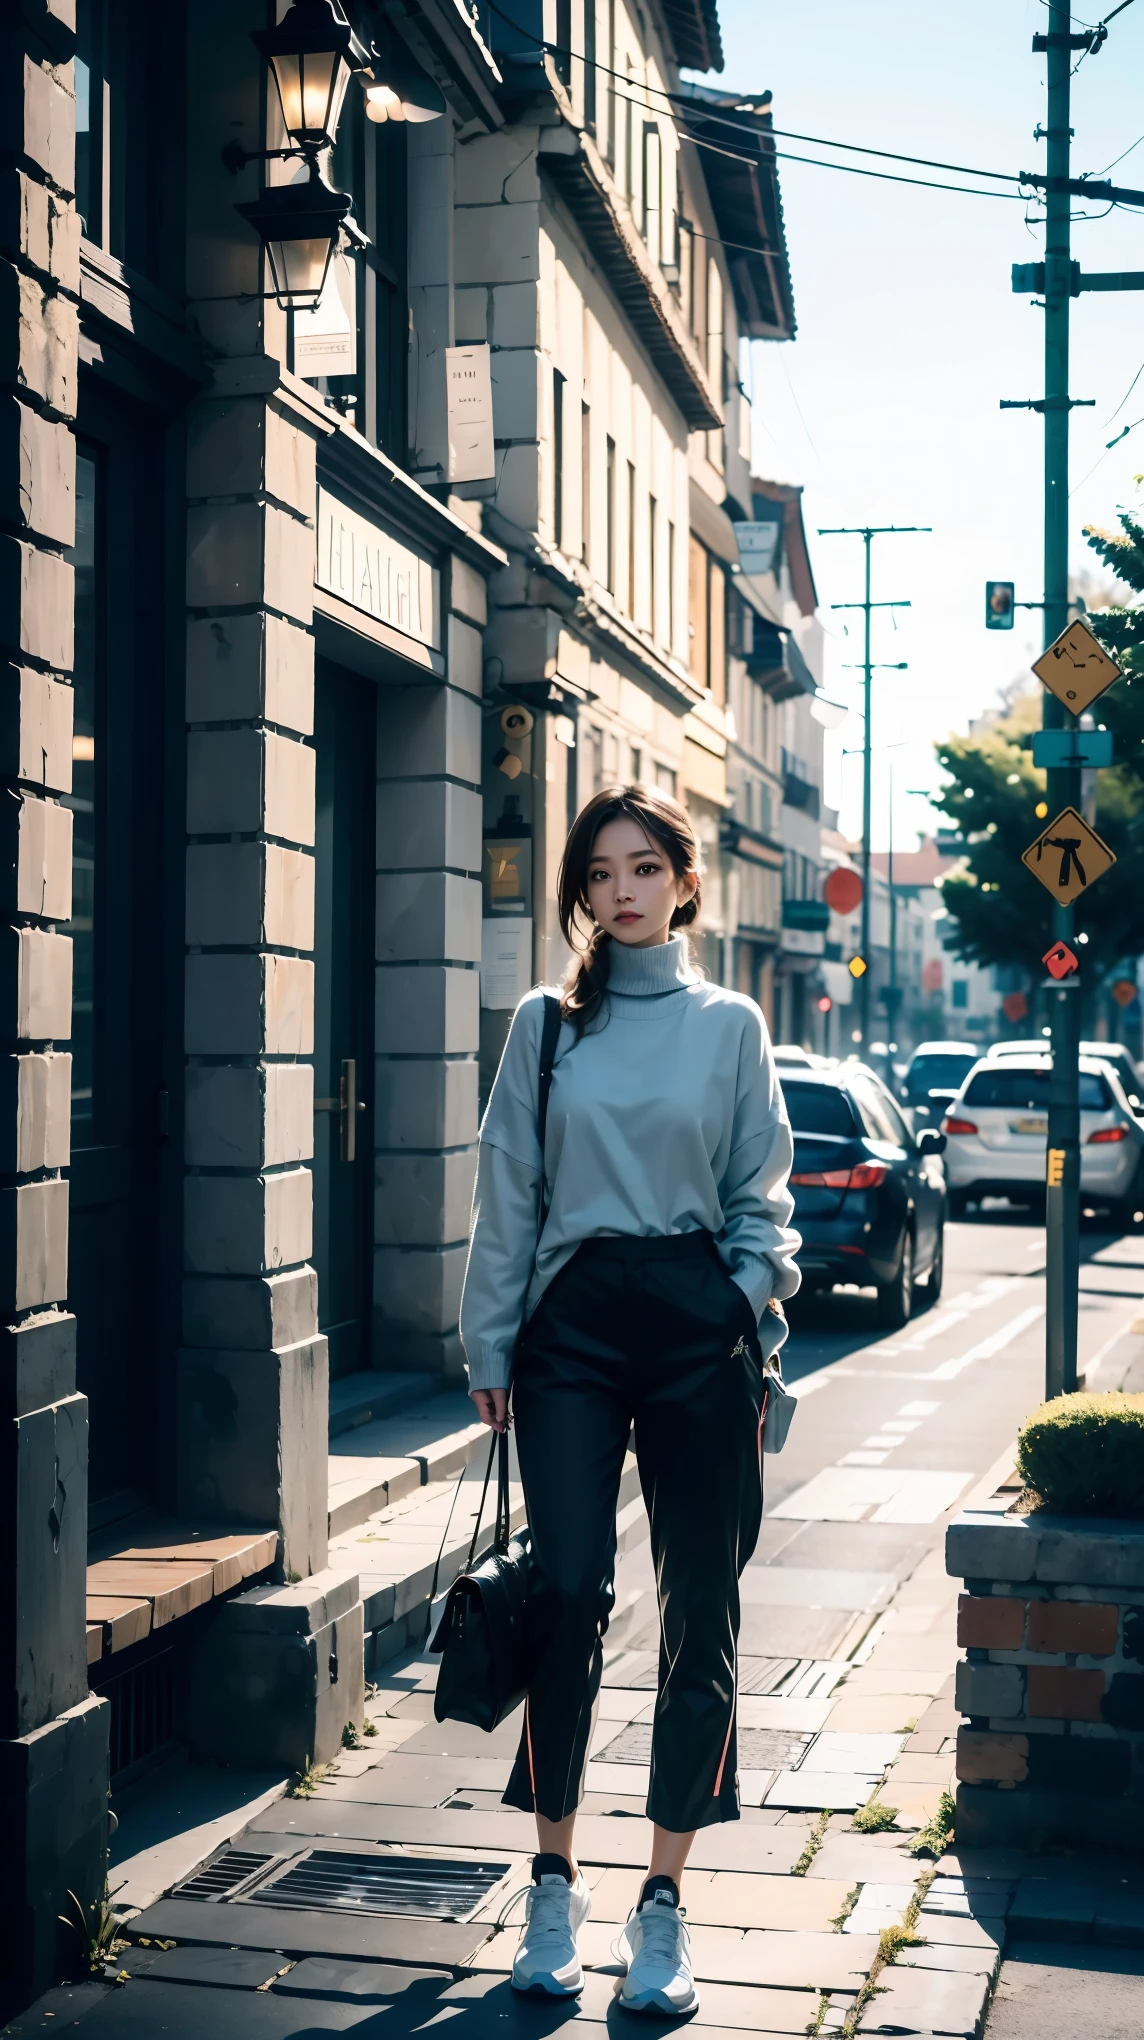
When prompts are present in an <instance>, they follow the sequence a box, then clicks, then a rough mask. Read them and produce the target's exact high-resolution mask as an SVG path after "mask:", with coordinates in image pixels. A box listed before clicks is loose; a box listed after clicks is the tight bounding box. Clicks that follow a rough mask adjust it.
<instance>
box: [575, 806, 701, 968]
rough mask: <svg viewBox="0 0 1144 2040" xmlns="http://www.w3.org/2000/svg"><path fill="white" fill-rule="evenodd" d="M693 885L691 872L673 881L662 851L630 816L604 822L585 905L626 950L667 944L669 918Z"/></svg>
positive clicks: (693, 887) (687, 895)
mask: <svg viewBox="0 0 1144 2040" xmlns="http://www.w3.org/2000/svg"><path fill="white" fill-rule="evenodd" d="M696 883H697V876H696V874H695V872H688V873H687V875H686V876H685V877H683V878H677V877H676V875H675V870H674V867H673V865H672V862H671V859H670V857H669V856H668V854H667V852H666V850H663V849H661V848H660V845H659V844H658V843H657V842H656V840H655V837H654V836H650V835H649V834H648V833H647V831H646V829H644V828H642V827H641V826H640V824H639V822H634V821H632V819H631V817H630V816H629V815H619V816H617V818H616V820H615V821H614V822H607V823H605V825H604V827H603V828H602V829H601V830H600V833H599V835H598V836H597V838H596V840H595V842H594V844H593V845H592V857H591V862H590V863H589V866H588V905H589V906H590V908H591V910H592V916H593V919H594V920H595V921H597V922H598V924H599V926H600V927H601V928H603V929H604V930H605V932H606V933H607V934H609V935H611V936H612V937H613V938H614V939H615V941H617V942H623V943H625V944H626V945H627V947H628V948H629V949H650V948H651V946H652V945H653V943H656V942H666V941H667V938H668V934H669V932H670V929H671V917H672V915H673V914H674V912H675V910H676V908H677V907H681V906H682V905H683V903H684V901H685V900H689V899H690V898H691V895H692V893H693V892H694V891H695V887H696Z"/></svg>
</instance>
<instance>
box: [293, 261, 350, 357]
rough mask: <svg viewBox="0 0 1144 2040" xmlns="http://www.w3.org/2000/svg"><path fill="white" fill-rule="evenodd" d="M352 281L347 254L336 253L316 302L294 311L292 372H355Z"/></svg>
mask: <svg viewBox="0 0 1144 2040" xmlns="http://www.w3.org/2000/svg"><path fill="white" fill-rule="evenodd" d="M355 284H356V278H355V274H354V266H353V263H352V262H351V261H350V259H349V257H348V256H347V255H335V256H334V259H333V261H332V262H331V263H330V266H329V269H328V270H327V272H326V281H325V285H324V286H323V289H322V295H321V297H320V298H319V299H318V302H317V304H316V305H315V306H314V307H313V309H312V310H311V311H308V312H306V311H299V312H295V314H294V373H295V375H300V376H302V377H303V378H305V377H314V376H319V375H356V374H357V310H356V290H355Z"/></svg>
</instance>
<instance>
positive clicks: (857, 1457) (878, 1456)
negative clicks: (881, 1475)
mask: <svg viewBox="0 0 1144 2040" xmlns="http://www.w3.org/2000/svg"><path fill="white" fill-rule="evenodd" d="M889 1456H890V1455H889V1453H888V1452H861V1451H859V1452H844V1453H843V1455H842V1457H841V1459H840V1460H839V1462H838V1464H839V1466H884V1465H885V1463H886V1461H887V1459H888V1458H889Z"/></svg>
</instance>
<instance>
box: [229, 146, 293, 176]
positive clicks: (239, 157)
mask: <svg viewBox="0 0 1144 2040" xmlns="http://www.w3.org/2000/svg"><path fill="white" fill-rule="evenodd" d="M219 153H220V155H221V156H222V160H223V162H224V163H225V164H226V167H227V169H228V170H229V171H230V174H231V176H232V177H237V176H238V173H239V171H240V170H245V168H246V166H247V164H248V163H275V162H277V163H285V162H287V161H289V160H290V159H291V158H292V157H300V158H301V159H302V160H303V161H305V162H307V163H309V162H311V161H312V160H313V158H314V155H315V151H314V150H312V149H303V148H291V149H244V148H243V146H242V143H241V142H240V141H237V140H235V139H234V138H232V139H231V140H230V141H229V142H228V143H227V144H226V147H225V148H224V149H221V150H220V151H219Z"/></svg>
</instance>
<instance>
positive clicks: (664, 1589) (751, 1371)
mask: <svg viewBox="0 0 1144 2040" xmlns="http://www.w3.org/2000/svg"><path fill="white" fill-rule="evenodd" d="M761 1405H762V1373H761V1368H760V1364H759V1359H758V1342H757V1337H756V1333H755V1322H754V1313H753V1311H752V1309H751V1306H750V1304H749V1303H748V1302H747V1299H746V1298H745V1296H744V1295H743V1293H742V1291H741V1290H740V1289H739V1288H738V1286H737V1285H736V1284H735V1283H734V1282H733V1281H732V1280H731V1277H730V1276H729V1275H728V1273H727V1271H726V1269H725V1268H724V1266H723V1264H722V1262H721V1261H720V1259H719V1257H718V1254H717V1253H716V1250H715V1246H714V1242H713V1241H712V1238H711V1235H710V1234H709V1233H706V1232H698V1233H685V1234H682V1235H680V1236H676V1237H673V1238H670V1239H600V1240H589V1241H586V1242H585V1244H584V1245H583V1246H582V1247H580V1248H579V1250H578V1251H577V1253H576V1254H575V1256H574V1257H573V1259H572V1260H571V1261H570V1262H568V1263H567V1265H566V1266H565V1267H563V1268H562V1269H561V1270H560V1273H559V1274H558V1275H557V1276H556V1278H555V1280H554V1281H553V1283H552V1284H551V1286H550V1287H549V1289H548V1290H546V1292H545V1294H544V1296H543V1297H542V1298H541V1300H540V1303H539V1304H538V1306H537V1308H536V1310H535V1312H534V1313H533V1316H532V1317H531V1319H530V1320H529V1323H528V1326H527V1328H526V1331H525V1336H524V1339H523V1341H522V1345H521V1351H520V1353H519V1355H518V1360H517V1367H516V1375H515V1380H514V1385H513V1409H514V1412H515V1424H516V1444H517V1453H518V1456H519V1460H520V1471H521V1478H522V1480H523V1483H524V1492H525V1500H526V1503H527V1506H528V1521H529V1525H530V1528H531V1531H532V1539H533V1548H534V1551H535V1554H536V1559H537V1563H538V1567H539V1570H540V1573H541V1576H542V1580H543V1587H542V1591H541V1593H540V1594H539V1596H538V1600H537V1617H538V1620H537V1630H536V1636H535V1657H534V1669H533V1676H532V1679H531V1681H530V1685H529V1693H528V1705H527V1708H526V1711H525V1722H524V1730H523V1732H522V1735H521V1742H520V1748H519V1750H518V1752H517V1758H516V1763H515V1764H514V1766H513V1771H512V1776H511V1778H510V1780H509V1784H508V1789H507V1791H506V1793H505V1800H506V1802H507V1803H508V1805H510V1806H517V1807H521V1808H523V1809H524V1810H525V1811H527V1812H531V1811H533V1809H535V1811H536V1812H537V1813H540V1814H542V1815H543V1816H544V1818H545V1819H547V1820H553V1821H556V1820H563V1819H564V1817H565V1815H567V1814H569V1813H571V1812H573V1811H574V1809H575V1808H576V1806H577V1805H578V1804H579V1802H580V1799H581V1796H582V1793H583V1780H584V1767H585V1764H586V1762H587V1754H588V1747H589V1743H590V1740H591V1735H592V1727H593V1721H594V1716H595V1703H596V1696H597V1693H598V1691H599V1686H600V1673H601V1668H602V1662H603V1653H602V1648H601V1639H602V1637H603V1635H604V1631H605V1630H606V1628H607V1624H608V1617H609V1615H610V1613H611V1610H612V1606H613V1602H614V1591H613V1584H612V1576H613V1571H614V1567H615V1556H616V1502H617V1498H618V1495H619V1486H620V1475H621V1471H622V1468H623V1461H624V1454H625V1451H626V1450H627V1445H628V1435H629V1431H630V1430H631V1427H632V1426H633V1424H634V1427H635V1449H636V1456H637V1459H638V1461H639V1472H640V1483H641V1486H642V1488H643V1494H644V1501H645V1502H646V1504H647V1511H648V1516H649V1518H650V1522H651V1548H652V1556H653V1559H654V1563H655V1575H656V1583H657V1589H658V1595H659V1613H660V1657H659V1695H658V1698H657V1700H656V1707H655V1721H654V1728H653V1732H652V1757H651V1789H650V1793H649V1797H648V1807H647V1810H648V1816H649V1818H650V1819H651V1820H653V1821H655V1822H657V1823H658V1824H659V1825H660V1826H661V1827H665V1828H669V1829H671V1830H672V1831H673V1832H674V1833H677V1834H684V1833H687V1832H688V1831H689V1830H690V1829H692V1828H699V1827H705V1826H707V1825H708V1824H709V1823H711V1822H712V1821H720V1820H736V1819H738V1814H739V1793H738V1784H737V1780H736V1775H735V1774H736V1748H735V1654H736V1643H737V1638H738V1632H739V1587H738V1582H739V1575H740V1573H741V1572H742V1570H743V1567H744V1566H745V1565H746V1563H747V1561H748V1559H749V1558H750V1556H751V1553H752V1551H753V1550H754V1548H755V1544H756V1542H757V1539H758V1535H759V1524H760V1520H761V1516H762V1474H761V1457H760V1452H759V1420H760V1410H761ZM620 1726H621V1724H619V1723H617V1726H616V1733H617V1735H618V1734H619V1732H620Z"/></svg>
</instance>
